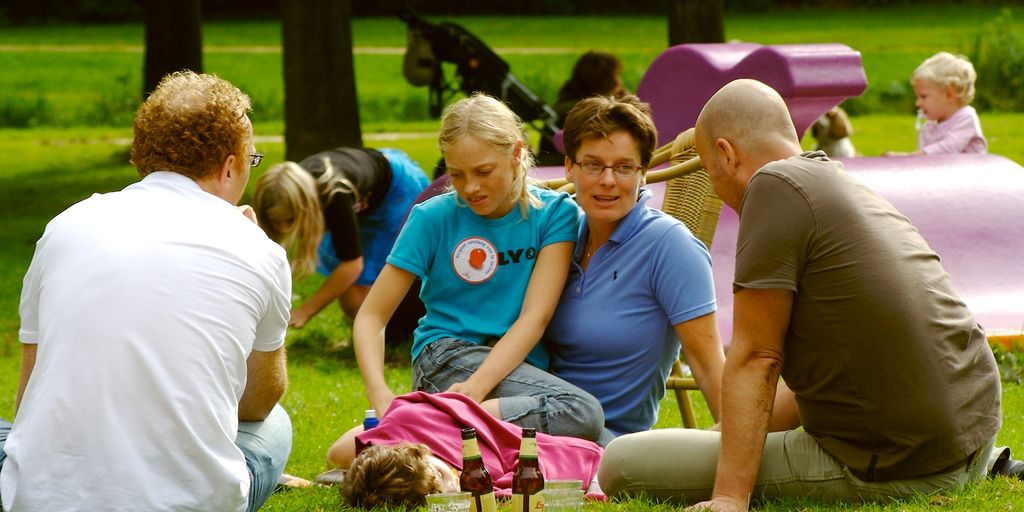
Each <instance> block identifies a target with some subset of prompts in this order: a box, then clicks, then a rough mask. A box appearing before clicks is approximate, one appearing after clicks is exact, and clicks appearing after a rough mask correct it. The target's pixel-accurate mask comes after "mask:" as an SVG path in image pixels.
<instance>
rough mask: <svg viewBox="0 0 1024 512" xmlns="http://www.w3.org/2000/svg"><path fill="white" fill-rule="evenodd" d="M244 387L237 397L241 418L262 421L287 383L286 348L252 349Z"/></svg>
mask: <svg viewBox="0 0 1024 512" xmlns="http://www.w3.org/2000/svg"><path fill="white" fill-rule="evenodd" d="M246 368H247V376H246V380H245V391H244V392H243V393H242V399H241V400H239V401H238V420H239V421H263V420H265V419H266V418H267V415H268V414H270V411H271V409H273V408H274V405H276V404H277V401H278V400H280V399H281V396H282V395H284V390H285V388H286V387H288V370H287V364H286V361H285V348H284V345H282V346H281V347H280V348H278V349H277V350H274V351H272V352H260V351H257V350H253V351H252V352H251V353H250V354H249V359H248V360H247V361H246Z"/></svg>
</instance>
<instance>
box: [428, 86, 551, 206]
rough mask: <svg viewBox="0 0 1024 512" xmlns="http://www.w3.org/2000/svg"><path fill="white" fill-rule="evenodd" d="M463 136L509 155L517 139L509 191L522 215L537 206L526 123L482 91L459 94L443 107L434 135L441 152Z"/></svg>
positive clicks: (537, 200) (538, 202) (538, 203)
mask: <svg viewBox="0 0 1024 512" xmlns="http://www.w3.org/2000/svg"><path fill="white" fill-rule="evenodd" d="M465 137H473V138H474V139H476V140H477V141H479V142H482V143H484V144H487V145H489V146H491V147H493V148H494V149H495V150H497V151H498V152H501V153H507V154H508V155H510V156H511V155H512V154H513V153H514V152H515V148H516V146H517V145H519V144H520V143H521V145H522V147H521V149H520V151H519V161H518V165H516V167H515V169H513V172H514V173H515V175H514V176H513V178H512V193H513V196H514V197H515V201H516V203H517V204H519V212H520V213H521V214H522V216H523V217H524V218H525V217H526V216H527V215H528V214H529V211H530V206H533V207H534V208H539V207H540V206H541V202H540V199H538V198H537V197H536V196H534V195H533V194H531V193H530V188H529V185H530V184H532V183H533V180H532V179H531V178H530V171H531V170H532V169H533V167H534V160H533V154H532V153H531V152H530V147H529V144H527V140H528V138H527V136H526V127H525V126H524V125H523V121H522V120H521V119H519V116H517V115H516V114H515V112H512V110H511V109H509V108H508V106H506V105H505V104H504V103H502V102H500V101H498V100H496V99H494V98H492V97H490V96H488V95H486V94H483V93H479V92H478V93H475V94H473V95H472V96H470V97H468V98H463V99H461V100H459V101H457V102H455V103H453V104H451V105H449V106H448V107H447V108H446V109H445V110H444V114H443V116H442V118H441V132H440V134H439V135H438V138H437V146H438V149H440V150H441V153H445V152H447V151H448V150H449V149H451V148H452V146H454V145H456V144H457V143H458V142H459V141H460V140H462V139H463V138H465ZM456 197H458V196H456Z"/></svg>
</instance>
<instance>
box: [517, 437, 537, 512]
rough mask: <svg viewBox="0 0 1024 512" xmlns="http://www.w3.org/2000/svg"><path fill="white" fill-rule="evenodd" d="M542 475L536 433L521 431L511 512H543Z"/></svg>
mask: <svg viewBox="0 0 1024 512" xmlns="http://www.w3.org/2000/svg"><path fill="white" fill-rule="evenodd" d="M543 489H544V474H543V473H541V471H540V463H539V462H538V460H537V431H536V430H534V429H532V428H524V429H523V441H522V444H520V446H519V465H517V466H516V470H515V472H514V473H513V474H512V512H543V510H544V498H543V496H544V495H543V494H541V493H540V491H541V490H543Z"/></svg>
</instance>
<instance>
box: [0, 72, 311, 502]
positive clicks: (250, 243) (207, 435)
mask: <svg viewBox="0 0 1024 512" xmlns="http://www.w3.org/2000/svg"><path fill="white" fill-rule="evenodd" d="M249 109H250V102H249V98H248V97H247V96H246V95H245V94H243V93H242V92H241V91H239V90H238V89H237V88H235V87H234V86H233V85H231V84H229V83H228V82H226V81H224V80H221V79H219V78H216V77H214V76H210V75H202V74H196V73H192V72H187V71H186V72H179V73H174V74H171V75H168V76H167V77H165V78H164V80H163V81H162V82H161V83H160V85H159V86H158V87H157V88H156V90H154V91H153V93H152V95H150V97H149V98H148V99H147V100H146V101H145V102H144V103H143V104H142V106H141V107H140V108H139V112H138V115H137V117H136V119H135V125H134V128H135V139H134V142H133V145H132V163H133V164H135V166H136V167H137V168H138V171H139V174H140V175H141V176H142V180H141V181H139V182H138V183H135V184H132V185H130V186H128V187H126V188H125V189H124V190H121V191H119V192H112V193H108V194H97V195H94V196H92V197H90V198H88V199H86V200H84V201H82V202H80V203H78V204H75V205H73V206H71V207H70V208H68V209H67V210H66V211H64V212H63V213H61V214H60V215H58V216H57V217H56V218H54V219H53V220H52V221H50V223H49V224H48V225H47V226H46V230H45V232H44V233H43V236H42V238H41V239H40V240H39V242H38V243H37V245H36V251H35V255H34V256H33V258H32V263H31V265H30V267H29V270H28V273H27V274H26V275H25V281H24V287H23V290H22V295H21V308H20V313H21V322H22V323H21V330H20V332H19V337H20V339H21V341H22V367H21V379H20V382H19V386H18V394H17V401H16V411H17V413H16V414H17V415H16V417H15V419H14V423H13V426H12V425H11V424H10V423H7V422H4V421H2V420H0V503H2V508H3V509H5V510H7V511H8V512H17V511H22V510H26V511H32V510H132V511H134V510H216V511H243V510H256V509H258V508H259V507H260V506H261V505H262V504H263V502H264V501H265V500H266V499H267V497H269V495H270V494H271V492H273V489H274V486H275V484H276V482H277V479H278V477H279V476H280V475H281V472H282V471H283V469H284V465H285V462H286V461H287V459H288V454H289V452H290V451H291V440H292V432H291V423H290V420H289V418H288V415H287V413H285V411H284V409H282V408H281V407H280V406H279V405H277V401H278V400H279V399H280V397H281V395H282V393H283V392H284V389H285V385H286V383H287V376H286V367H285V349H284V336H285V330H286V328H287V323H288V311H289V306H290V304H289V302H290V297H291V277H290V271H289V267H288V262H287V259H286V257H285V254H284V251H283V249H281V248H280V246H278V245H277V244H275V243H274V242H272V241H271V240H269V239H268V238H267V237H266V235H264V233H263V231H262V230H260V229H259V227H258V226H257V225H256V224H255V222H254V221H255V217H254V215H253V214H252V209H251V208H248V207H247V206H246V207H236V206H235V204H236V203H237V202H238V201H239V199H240V198H241V197H242V192H243V190H244V189H245V186H246V182H247V181H248V179H249V170H250V167H251V166H255V165H258V164H259V160H260V159H261V158H262V155H259V154H257V153H256V152H255V148H254V146H253V136H252V124H251V123H250V121H249V118H248V116H247V112H248V111H249ZM7 430H9V436H7V432H6V431H7ZM4 437H7V439H6V445H5V444H4V439H3V438H4ZM4 452H6V460H4V459H3V454H4Z"/></svg>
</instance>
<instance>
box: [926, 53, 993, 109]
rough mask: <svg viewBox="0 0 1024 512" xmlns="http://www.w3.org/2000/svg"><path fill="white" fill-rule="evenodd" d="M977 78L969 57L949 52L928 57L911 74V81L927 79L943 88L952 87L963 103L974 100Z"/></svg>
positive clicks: (966, 103)
mask: <svg viewBox="0 0 1024 512" xmlns="http://www.w3.org/2000/svg"><path fill="white" fill-rule="evenodd" d="M977 78H978V74H977V73H976V72H975V71H974V65H973V64H971V61H970V60H968V59H967V57H964V56H963V55H953V54H952V53H949V52H939V53H936V54H935V55H932V56H931V57H928V58H927V59H925V61H924V62H922V63H921V65H920V66H918V67H917V69H915V70H914V74H912V75H910V81H911V82H913V81H916V80H927V81H929V82H934V83H936V84H938V85H939V86H940V87H943V88H945V87H952V88H953V92H954V93H956V96H957V97H958V98H960V102H961V104H963V105H968V104H970V103H971V101H973V100H974V81H975V80H977Z"/></svg>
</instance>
